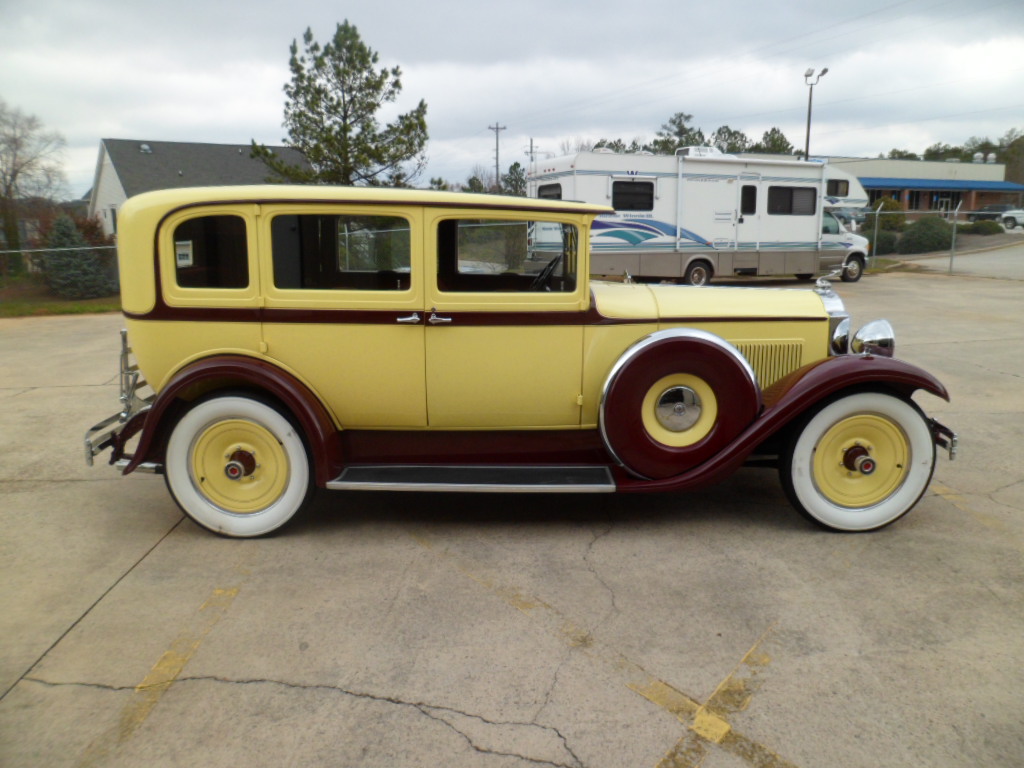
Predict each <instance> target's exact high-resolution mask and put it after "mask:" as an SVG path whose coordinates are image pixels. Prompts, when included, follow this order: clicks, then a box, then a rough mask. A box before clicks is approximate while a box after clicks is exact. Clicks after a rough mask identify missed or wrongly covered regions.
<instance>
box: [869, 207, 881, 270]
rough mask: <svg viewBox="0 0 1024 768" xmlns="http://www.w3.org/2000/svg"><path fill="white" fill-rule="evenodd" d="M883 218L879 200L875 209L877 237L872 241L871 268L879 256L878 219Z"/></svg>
mask: <svg viewBox="0 0 1024 768" xmlns="http://www.w3.org/2000/svg"><path fill="white" fill-rule="evenodd" d="M880 218H882V201H881V200H879V201H878V207H877V208H876V209H875V239H874V240H872V241H871V268H872V269H874V268H875V259H876V258H878V255H877V251H878V220H879V219H880Z"/></svg>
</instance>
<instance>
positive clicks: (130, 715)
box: [78, 587, 239, 768]
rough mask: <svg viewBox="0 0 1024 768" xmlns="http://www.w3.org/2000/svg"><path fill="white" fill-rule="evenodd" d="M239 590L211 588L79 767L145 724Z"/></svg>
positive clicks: (93, 762)
mask: <svg viewBox="0 0 1024 768" xmlns="http://www.w3.org/2000/svg"><path fill="white" fill-rule="evenodd" d="M238 590H239V587H228V588H226V589H214V590H213V592H212V593H211V594H210V596H209V597H208V598H207V599H206V600H205V601H204V602H203V604H202V605H201V606H199V610H198V611H197V612H196V614H195V615H194V616H193V618H192V620H191V622H190V623H189V626H187V627H186V628H185V629H183V630H182V631H181V632H180V633H179V635H178V636H177V637H176V638H175V639H174V642H172V643H171V646H170V648H168V649H167V650H166V651H164V653H163V654H162V655H161V656H160V658H159V659H158V660H157V662H156V664H154V665H153V668H152V669H150V671H149V674H147V675H146V676H145V677H144V678H143V679H142V682H140V683H139V684H138V685H136V686H135V690H134V691H133V692H132V696H131V699H130V700H129V701H128V703H127V704H125V706H124V708H123V709H122V710H121V717H120V719H119V721H118V724H117V725H116V726H114V727H112V728H110V729H108V730H107V731H106V732H105V733H103V734H101V735H100V736H99V737H98V738H96V740H94V741H93V742H92V743H91V744H90V745H89V747H88V748H86V750H85V752H84V753H83V755H82V758H81V760H79V762H78V765H79V767H80V768H86V767H87V766H93V765H96V764H97V762H98V761H101V760H102V759H103V758H106V757H107V756H108V755H109V754H110V752H111V751H112V750H114V749H116V748H117V747H118V746H120V745H121V744H124V743H125V742H126V741H128V739H130V738H131V737H132V734H134V733H135V731H137V730H138V729H139V727H140V726H141V725H142V724H143V723H144V722H146V718H148V717H149V715H150V713H151V712H152V711H153V708H154V707H155V706H156V705H157V703H158V702H159V701H160V698H161V697H162V696H163V695H164V694H165V693H166V692H167V691H168V690H169V689H170V687H171V686H172V685H173V684H174V681H175V680H177V679H178V676H179V675H180V674H181V671H182V670H183V669H184V668H185V665H186V664H188V662H189V661H190V660H191V659H192V657H193V656H194V655H195V653H196V651H198V650H199V646H200V645H201V644H202V642H203V640H204V639H205V638H206V636H207V635H208V634H210V630H212V629H213V628H214V627H215V626H216V625H217V622H219V621H220V620H221V619H222V618H224V615H225V614H226V613H227V611H228V609H229V608H230V607H231V603H232V602H234V599H235V597H236V596H237V595H238Z"/></svg>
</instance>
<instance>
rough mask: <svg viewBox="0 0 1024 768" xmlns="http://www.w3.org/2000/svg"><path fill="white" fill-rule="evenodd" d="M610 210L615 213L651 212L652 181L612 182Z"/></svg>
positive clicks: (652, 203)
mask: <svg viewBox="0 0 1024 768" xmlns="http://www.w3.org/2000/svg"><path fill="white" fill-rule="evenodd" d="M612 208H614V209H615V210H616V211H653V210H654V182H653V181H613V182H612Z"/></svg>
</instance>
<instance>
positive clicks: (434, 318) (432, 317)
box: [427, 312, 452, 325]
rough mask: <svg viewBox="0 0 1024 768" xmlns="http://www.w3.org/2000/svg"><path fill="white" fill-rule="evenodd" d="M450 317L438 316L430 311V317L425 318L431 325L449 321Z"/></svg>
mask: <svg viewBox="0 0 1024 768" xmlns="http://www.w3.org/2000/svg"><path fill="white" fill-rule="evenodd" d="M451 321H452V319H451V318H450V317H440V316H439V315H437V314H435V313H433V312H431V313H430V317H428V318H427V322H428V323H430V324H431V325H443V324H444V323H450V322H451Z"/></svg>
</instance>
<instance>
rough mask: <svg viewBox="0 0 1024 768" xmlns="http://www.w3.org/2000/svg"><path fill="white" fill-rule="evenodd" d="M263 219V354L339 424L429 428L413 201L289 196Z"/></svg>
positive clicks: (270, 207) (419, 253)
mask: <svg viewBox="0 0 1024 768" xmlns="http://www.w3.org/2000/svg"><path fill="white" fill-rule="evenodd" d="M261 218H262V223H261V229H260V231H261V237H262V246H263V252H264V253H269V254H270V258H269V259H265V260H264V270H265V272H266V275H265V277H264V281H263V282H264V285H265V286H267V287H266V289H265V296H266V306H265V308H264V311H263V316H264V321H263V340H264V345H265V354H266V355H267V356H268V357H269V358H270V359H272V360H274V361H276V362H277V363H278V364H279V365H281V366H283V367H284V368H286V369H288V370H290V371H292V372H293V373H295V375H296V376H298V377H299V378H300V379H301V380H302V381H304V382H306V383H307V384H308V385H309V386H310V388H311V389H313V391H314V392H315V393H316V394H318V395H319V396H320V397H321V398H322V399H323V401H324V402H325V404H326V405H327V406H328V408H329V409H330V410H331V411H332V412H333V414H334V416H335V418H336V419H337V421H338V423H339V424H340V425H341V426H342V427H343V428H346V429H350V428H365V429H373V428H392V429H394V428H417V427H420V428H422V427H425V426H426V424H427V414H426V387H425V383H424V373H423V372H424V323H423V314H422V312H423V303H424V298H423V276H422V269H421V265H422V250H421V248H420V244H421V243H422V240H423V238H422V234H421V231H420V227H421V220H422V216H421V213H420V211H419V209H416V208H412V207H402V206H395V207H386V206H366V205H363V206H360V205H358V204H346V205H340V204H334V205H332V204H322V203H320V204H297V203H291V204H281V205H266V206H263V211H262V216H261Z"/></svg>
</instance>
